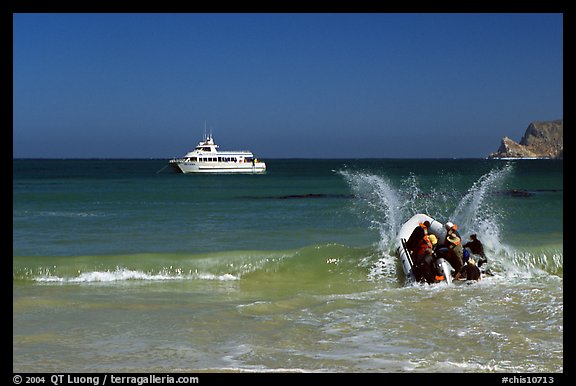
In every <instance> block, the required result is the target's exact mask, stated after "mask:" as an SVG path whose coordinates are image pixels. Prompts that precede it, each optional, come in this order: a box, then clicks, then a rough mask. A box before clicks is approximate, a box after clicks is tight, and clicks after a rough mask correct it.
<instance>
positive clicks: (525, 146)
mask: <svg viewBox="0 0 576 386" xmlns="http://www.w3.org/2000/svg"><path fill="white" fill-rule="evenodd" d="M488 158H489V159H498V158H556V159H562V158H564V120H563V119H559V120H555V121H542V122H532V123H530V125H528V128H527V129H526V132H525V133H524V136H523V137H522V139H521V140H520V143H517V142H516V141H514V140H512V139H510V138H508V137H504V138H502V142H501V144H500V148H499V149H498V151H497V152H495V153H492V154H490V155H489V156H488Z"/></svg>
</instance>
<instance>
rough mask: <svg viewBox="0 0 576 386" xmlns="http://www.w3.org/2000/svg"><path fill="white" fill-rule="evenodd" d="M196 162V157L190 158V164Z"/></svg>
mask: <svg viewBox="0 0 576 386" xmlns="http://www.w3.org/2000/svg"><path fill="white" fill-rule="evenodd" d="M197 160H198V158H196V157H192V158H190V161H192V162H196V161H197Z"/></svg>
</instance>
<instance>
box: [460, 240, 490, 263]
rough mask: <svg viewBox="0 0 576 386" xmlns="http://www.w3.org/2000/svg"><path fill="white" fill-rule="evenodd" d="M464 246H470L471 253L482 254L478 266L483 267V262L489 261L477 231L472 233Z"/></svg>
mask: <svg viewBox="0 0 576 386" xmlns="http://www.w3.org/2000/svg"><path fill="white" fill-rule="evenodd" d="M463 247H464V249H466V248H469V249H470V252H471V253H473V254H475V255H478V256H480V258H479V259H478V267H481V266H482V264H486V263H488V258H487V257H486V254H485V253H484V246H483V245H482V243H481V242H480V240H478V237H477V236H476V233H473V234H471V235H470V241H469V242H467V243H466V244H464V245H463Z"/></svg>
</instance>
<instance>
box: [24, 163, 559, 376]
mask: <svg viewBox="0 0 576 386" xmlns="http://www.w3.org/2000/svg"><path fill="white" fill-rule="evenodd" d="M265 161H266V162H267V165H268V172H267V173H266V174H264V175H212V176H210V175H182V174H174V173H172V172H171V171H170V170H169V169H168V168H165V166H166V161H165V160H15V161H14V164H13V176H14V178H13V322H14V327H13V338H14V340H13V342H14V344H13V355H14V359H13V369H14V371H15V372H18V371H34V372H42V371H47V372H56V371H87V372H100V371H144V372H149V371H192V372H195V371H215V372H221V371H235V372H236V371H240V372H242V371H258V372H268V371H297V372H301V371H304V372H562V371H563V289H562V288H563V244H562V243H563V163H562V161H554V160H518V161H499V160H265ZM415 212H424V213H428V214H429V215H431V216H432V217H434V218H436V219H437V220H439V221H441V222H446V221H448V220H451V221H453V222H456V223H457V224H459V229H460V232H461V234H462V235H463V236H464V237H466V236H467V235H469V234H470V233H477V234H478V238H479V239H480V240H482V241H483V242H484V244H485V248H486V249H487V252H488V256H489V259H490V267H491V269H492V271H493V272H494V274H495V275H494V276H487V277H485V278H484V279H483V280H482V281H481V282H478V283H475V284H473V285H466V284H464V285H454V286H452V287H440V286H423V285H416V286H406V285H405V283H404V282H403V279H402V275H401V274H400V271H401V269H400V268H399V266H398V265H397V261H396V258H395V257H394V250H395V248H396V245H395V244H394V240H395V233H396V232H397V230H398V229H399V228H400V226H401V225H402V223H403V221H406V220H407V219H408V218H409V217H411V215H412V214H414V213H415ZM438 305H441V307H438ZM422 326H426V328H422Z"/></svg>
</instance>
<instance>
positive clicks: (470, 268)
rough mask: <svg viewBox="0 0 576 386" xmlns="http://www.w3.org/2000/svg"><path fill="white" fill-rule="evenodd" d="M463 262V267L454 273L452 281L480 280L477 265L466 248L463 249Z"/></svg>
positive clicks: (480, 275)
mask: <svg viewBox="0 0 576 386" xmlns="http://www.w3.org/2000/svg"><path fill="white" fill-rule="evenodd" d="M463 260H464V265H463V266H462V268H460V271H458V272H457V273H456V275H455V276H454V280H459V279H466V280H481V279H482V274H481V272H480V268H478V265H476V261H475V260H474V258H473V257H472V255H471V254H470V251H469V249H468V248H464V253H463Z"/></svg>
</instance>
